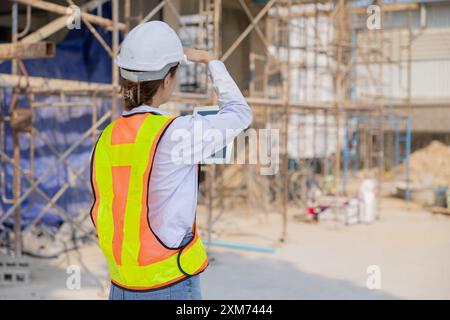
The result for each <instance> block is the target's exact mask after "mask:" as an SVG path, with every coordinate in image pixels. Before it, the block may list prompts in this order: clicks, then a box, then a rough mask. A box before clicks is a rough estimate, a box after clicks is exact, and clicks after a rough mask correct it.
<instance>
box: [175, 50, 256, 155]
mask: <svg viewBox="0 0 450 320" xmlns="http://www.w3.org/2000/svg"><path fill="white" fill-rule="evenodd" d="M185 53H186V56H187V58H188V60H190V61H194V62H197V63H205V64H206V65H207V66H208V76H209V78H210V80H211V82H212V85H213V87H214V90H215V91H216V93H217V97H218V104H219V107H220V111H219V112H218V113H217V114H215V115H206V116H202V115H195V116H193V115H187V116H183V117H179V118H177V119H176V120H175V121H174V123H173V125H172V126H171V127H172V128H171V130H170V132H168V133H169V134H170V136H171V137H170V139H171V140H172V142H174V141H176V142H178V143H180V145H179V146H182V145H184V148H183V150H180V148H178V149H177V148H175V149H174V150H173V152H174V156H175V157H176V156H177V153H180V152H181V153H183V158H185V161H186V159H188V158H189V159H190V161H191V162H192V163H193V164H195V163H198V162H200V161H202V160H203V159H205V158H208V157H209V156H211V155H212V154H214V153H215V152H217V151H219V150H221V149H222V148H223V147H225V146H226V145H227V144H228V143H230V142H231V141H232V140H233V139H234V138H235V137H236V136H237V135H238V134H239V133H240V132H242V131H243V130H245V129H246V128H248V126H249V125H250V123H251V122H252V110H251V109H250V107H249V105H248V104H247V102H246V101H245V98H244V96H243V95H242V93H241V91H240V90H239V88H238V86H237V85H236V83H235V82H234V80H233V78H232V77H231V76H230V74H229V73H228V71H227V69H226V67H225V65H224V64H223V63H222V62H221V61H219V60H216V59H214V57H213V56H212V55H211V54H209V53H207V52H205V51H202V50H195V49H185ZM219 136H222V137H223V138H224V139H218V137H219ZM183 142H184V143H183ZM187 145H189V146H190V151H188V150H187V148H186V147H187Z"/></svg>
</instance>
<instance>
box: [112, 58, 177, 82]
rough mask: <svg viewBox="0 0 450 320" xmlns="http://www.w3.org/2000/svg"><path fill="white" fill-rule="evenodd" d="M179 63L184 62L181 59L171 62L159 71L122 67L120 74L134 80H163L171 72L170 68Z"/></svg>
mask: <svg viewBox="0 0 450 320" xmlns="http://www.w3.org/2000/svg"><path fill="white" fill-rule="evenodd" d="M178 63H180V64H183V63H182V62H181V61H180V62H173V63H169V64H168V65H166V66H165V67H164V68H162V69H161V70H159V71H135V70H127V69H124V68H120V75H121V76H122V78H124V79H127V80H129V81H132V82H143V81H152V80H161V79H164V77H165V76H166V75H167V73H168V72H169V70H170V68H172V67H174V66H176V65H177V64H178Z"/></svg>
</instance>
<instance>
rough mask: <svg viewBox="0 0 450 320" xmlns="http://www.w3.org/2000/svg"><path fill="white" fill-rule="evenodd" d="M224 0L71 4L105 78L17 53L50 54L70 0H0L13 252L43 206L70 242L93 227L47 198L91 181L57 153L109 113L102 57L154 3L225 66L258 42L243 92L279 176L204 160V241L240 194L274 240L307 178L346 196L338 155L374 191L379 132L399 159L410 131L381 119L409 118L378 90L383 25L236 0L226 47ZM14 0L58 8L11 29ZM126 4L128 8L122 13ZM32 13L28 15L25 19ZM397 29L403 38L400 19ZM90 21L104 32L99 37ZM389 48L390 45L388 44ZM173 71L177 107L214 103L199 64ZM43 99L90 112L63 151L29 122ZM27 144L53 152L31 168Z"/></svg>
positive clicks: (345, 14) (113, 99)
mask: <svg viewBox="0 0 450 320" xmlns="http://www.w3.org/2000/svg"><path fill="white" fill-rule="evenodd" d="M109 1H110V2H111V8H112V18H111V19H107V18H103V17H102V16H101V14H98V11H97V14H93V13H89V12H93V10H94V9H96V8H99V7H101V5H102V4H104V3H106V2H109ZM227 2H228V1H226V0H198V3H197V8H198V12H197V13H196V14H190V15H189V16H188V15H182V13H180V12H179V10H178V9H177V6H176V5H175V4H176V1H175V0H162V1H159V2H158V3H157V4H156V5H155V6H154V7H153V8H152V9H151V10H150V11H149V12H148V13H146V12H143V11H142V8H143V4H142V0H141V1H137V0H136V1H132V0H124V1H119V0H93V1H89V2H87V3H85V4H83V5H82V6H81V7H80V10H81V11H80V18H81V20H82V22H83V23H84V25H85V26H86V27H87V28H88V29H89V31H90V32H91V33H92V34H93V36H94V37H95V38H96V39H97V41H98V42H99V43H100V44H101V46H102V47H103V49H104V50H105V51H106V52H107V53H108V55H109V57H110V58H111V69H112V82H111V83H110V84H105V83H92V82H83V81H73V80H61V79H49V78H43V77H33V76H29V75H28V73H27V70H26V68H25V66H24V64H23V63H22V59H29V58H37V57H40V58H42V57H48V58H49V59H51V58H52V57H53V56H54V52H55V49H54V45H53V44H51V43H48V42H45V40H46V39H47V38H48V37H49V36H51V35H52V34H54V33H55V32H57V31H58V30H60V29H62V28H64V27H65V26H66V20H67V18H68V16H69V13H68V11H67V7H68V6H70V5H76V2H74V1H73V0H67V6H64V5H60V4H55V3H52V2H50V1H35V0H16V1H11V8H12V10H11V12H12V30H13V33H12V43H11V44H6V45H2V46H1V47H0V59H3V60H5V59H11V61H12V72H11V74H0V87H1V88H3V89H6V88H9V89H12V92H13V93H12V94H13V98H12V99H11V103H10V105H9V111H8V112H9V113H8V114H4V115H3V114H0V134H1V137H0V147H1V148H0V162H1V165H2V169H1V170H2V172H1V173H2V175H1V178H2V179H1V184H2V185H1V187H2V202H3V203H4V204H8V206H9V207H8V210H7V211H6V212H3V213H2V214H0V225H2V224H3V223H5V222H6V221H7V220H8V219H11V218H12V219H13V232H12V240H13V243H14V246H13V248H14V253H15V255H16V256H20V255H21V253H22V237H23V236H24V235H26V234H27V233H30V232H33V230H34V228H35V227H36V226H39V225H40V222H41V220H42V218H43V217H44V216H45V214H46V213H47V212H48V211H49V210H50V209H52V210H55V211H56V212H57V213H58V214H59V215H61V216H62V217H63V220H64V221H65V222H69V224H70V225H71V227H72V228H73V229H74V230H75V231H74V232H75V233H76V234H77V236H78V238H79V239H82V238H85V237H90V236H93V235H94V231H93V229H92V227H90V226H89V223H90V221H89V220H90V219H89V208H84V209H77V210H78V211H77V212H76V213H75V214H74V212H68V210H66V209H64V208H62V207H61V206H59V205H58V199H60V197H62V196H63V195H64V193H66V192H67V191H68V190H70V189H71V188H72V187H73V185H74V180H76V181H78V182H81V183H82V184H83V188H85V190H88V189H90V185H89V181H88V179H86V173H87V172H88V169H89V163H88V162H85V163H82V164H79V163H78V164H76V165H75V164H74V163H73V162H70V161H68V158H69V156H70V155H71V154H72V153H73V152H74V151H75V150H76V149H77V148H79V147H80V146H83V145H85V144H90V145H91V146H92V147H93V144H94V143H95V139H96V136H98V133H99V130H101V128H102V127H103V126H104V125H105V124H106V123H107V122H108V121H110V120H111V119H114V118H116V117H117V116H118V115H119V110H120V86H119V73H118V69H117V67H116V66H115V65H114V63H113V61H114V59H115V57H116V55H117V53H118V51H119V48H120V33H122V34H126V32H128V31H129V30H130V29H131V28H132V27H133V26H135V25H136V24H140V23H144V22H146V21H149V20H151V19H156V18H160V17H162V16H163V15H161V12H163V11H164V12H170V14H171V15H172V17H174V19H172V20H173V21H172V20H171V23H172V26H173V27H174V29H176V30H178V31H179V35H180V37H181V38H182V39H183V42H184V43H188V44H189V45H190V46H195V47H197V48H200V49H206V50H209V51H212V52H213V53H214V55H215V56H217V57H219V58H220V60H222V61H223V62H225V63H226V62H227V60H228V59H229V58H230V57H231V56H232V55H233V54H234V53H235V51H236V49H237V48H238V47H239V46H240V45H241V44H242V43H244V42H245V41H248V40H249V38H251V37H253V38H251V39H252V40H251V41H254V42H258V43H259V47H256V48H259V49H258V50H250V52H249V57H248V61H249V74H250V77H249V86H248V90H246V99H247V101H248V103H249V104H250V105H251V106H252V108H253V110H254V123H253V124H252V126H253V127H254V128H279V129H280V130H281V147H280V151H281V160H280V174H278V175H276V176H269V177H265V176H260V175H259V174H258V169H259V167H258V165H255V166H248V167H246V169H245V170H244V169H243V166H239V165H233V166H227V167H225V166H207V167H204V169H203V170H204V171H205V173H206V182H205V183H204V185H205V187H204V188H203V189H204V192H203V195H204V199H203V201H204V203H205V204H206V205H207V208H208V212H209V214H208V219H207V223H206V226H203V227H204V228H203V229H204V230H205V231H206V232H207V235H208V243H211V234H212V232H213V228H214V223H215V222H216V221H217V220H218V219H219V218H220V216H221V215H222V214H223V211H224V210H225V209H224V208H225V207H226V204H225V202H228V203H231V206H232V205H233V203H234V201H235V199H238V198H239V197H241V198H244V199H245V201H246V202H247V203H248V206H249V207H250V208H261V210H262V211H263V212H269V211H276V212H280V214H281V216H282V221H283V222H282V226H281V233H280V241H286V240H287V239H288V233H287V225H288V220H289V219H288V212H289V206H290V205H296V206H303V207H305V206H306V205H307V200H308V188H309V186H310V182H311V181H312V180H314V181H316V183H317V184H318V185H320V187H321V188H323V187H324V186H325V185H326V184H327V183H329V182H330V181H331V183H332V187H331V189H332V194H333V195H334V196H335V197H336V198H339V197H342V196H345V195H346V194H347V193H348V180H349V177H350V174H351V172H350V173H349V164H350V163H352V166H353V168H354V169H355V170H360V169H364V170H365V171H366V172H368V171H369V170H370V169H373V168H375V169H376V170H378V174H377V175H376V177H377V179H378V188H381V186H382V183H383V181H382V179H383V178H382V177H383V173H384V170H385V162H386V161H385V157H384V155H385V136H386V133H387V132H390V131H391V130H394V131H395V130H397V131H395V137H396V139H397V140H395V143H394V148H395V150H394V154H395V155H396V156H395V159H396V160H395V161H396V163H397V164H398V162H399V161H400V159H401V156H400V151H399V150H400V149H401V148H400V147H399V144H400V143H401V142H402V141H406V143H407V144H408V143H409V148H410V140H408V139H409V137H408V136H407V135H408V132H410V129H405V130H406V131H405V132H406V136H405V138H402V137H403V136H401V135H402V134H403V131H402V132H399V131H398V128H400V127H401V126H397V127H395V128H396V129H393V127H392V125H391V124H392V123H393V121H394V122H395V121H397V122H396V123H398V121H400V122H404V123H409V121H410V120H408V118H407V117H405V115H404V114H398V112H394V111H392V110H386V105H387V104H388V103H387V101H388V99H387V98H386V97H385V90H384V87H385V85H386V84H385V83H384V76H383V72H384V62H385V61H389V57H386V56H385V55H386V52H387V51H386V50H387V49H385V48H386V47H387V46H386V39H385V37H384V35H383V32H384V31H383V30H385V29H386V27H384V28H382V29H381V30H376V31H371V32H369V31H368V30H367V29H365V27H364V25H365V20H366V18H367V12H366V8H365V7H358V6H356V5H354V4H353V2H352V1H344V0H330V1H306V0H304V1H302V0H269V1H253V2H252V1H246V0H239V1H238V3H239V7H240V9H241V10H242V11H243V12H244V13H245V15H246V16H247V18H248V21H249V22H250V23H249V24H248V26H247V27H246V28H245V29H244V30H243V31H242V32H241V33H240V35H239V36H238V37H237V38H236V39H235V40H234V41H233V42H232V44H231V45H230V46H229V47H226V48H223V47H222V41H221V39H222V35H223V33H224V32H226V29H225V27H224V23H223V20H222V7H223V6H225V5H227ZM256 2H258V3H256ZM376 3H377V5H378V6H379V8H381V12H382V13H385V12H390V11H399V10H403V11H413V10H418V6H417V5H415V4H383V1H381V0H379V1H376ZM19 6H21V7H22V6H25V7H26V8H27V12H31V10H32V9H40V10H45V11H49V12H53V13H57V14H60V17H59V18H56V19H55V20H53V21H50V22H48V23H47V24H46V25H44V26H42V27H40V28H39V29H38V30H35V31H33V32H30V31H29V28H28V27H27V28H26V29H25V30H23V31H21V32H19V30H18V10H19ZM134 6H137V7H138V9H134V8H133V7H134ZM120 8H122V9H123V21H122V22H121V21H119V16H120V12H119V10H120ZM132 12H139V14H138V15H137V16H133V15H132ZM31 16H32V15H31V14H28V15H27V25H28V24H29V20H30V19H31ZM405 27H406V28H408V30H409V34H410V36H411V34H412V31H411V28H412V26H411V22H409V25H407V26H403V28H405ZM98 28H103V30H105V31H108V32H109V33H110V39H111V41H110V44H109V43H108V41H106V40H105V39H104V38H103V37H102V35H101V34H100V33H99V32H98ZM409 40H410V41H408V43H407V45H406V46H405V47H403V48H402V50H403V51H402V52H406V53H407V57H406V59H399V60H398V63H401V64H402V68H407V69H408V68H409V69H408V70H409V71H408V76H409V80H408V81H407V87H406V88H405V90H406V92H408V95H407V99H406V103H407V104H408V105H410V104H411V91H410V85H411V80H410V77H411V72H410V69H411V42H412V38H410V39H409ZM394 45H396V44H394V43H389V46H391V47H392V46H394ZM182 72H183V78H182V79H184V80H182V83H181V84H180V86H179V90H178V91H177V92H176V93H175V94H174V96H173V99H172V104H171V108H172V110H174V111H180V110H183V111H186V110H190V108H191V107H192V106H194V105H211V104H215V103H216V100H217V98H216V97H215V94H214V91H213V90H212V88H211V87H210V85H209V84H208V81H207V75H206V70H205V68H203V69H202V68H201V67H199V66H188V69H185V70H182ZM20 97H22V98H23V97H26V100H27V102H26V103H25V105H26V107H23V106H19V100H20V99H19V98H20ZM44 108H47V109H51V110H53V111H54V112H58V110H69V109H80V108H81V109H82V110H89V111H86V112H88V113H89V114H90V117H91V119H90V126H89V129H88V130H86V131H85V132H84V133H83V134H82V135H80V137H78V139H76V141H72V143H71V144H70V145H69V146H67V148H66V150H63V151H61V150H57V149H55V148H54V147H52V144H51V143H49V141H46V139H45V136H44V135H42V134H41V132H40V130H39V128H36V126H35V125H34V123H35V122H34V121H35V118H36V112H37V110H40V109H44ZM393 119H395V120H393ZM355 121H356V122H357V123H356V125H355V126H354V127H353V128H352V127H351V123H354V122H355ZM6 125H8V126H9V127H11V128H12V132H13V134H12V136H11V137H6V136H5V126H6ZM408 128H410V127H408ZM353 133H355V134H353ZM19 136H26V137H28V142H27V146H28V151H29V159H30V163H29V165H28V166H27V167H26V168H25V167H24V166H23V163H22V162H21V159H20V157H21V152H20V150H21V145H20V143H21V142H20V141H21V140H20V139H19ZM355 136H357V137H358V139H359V140H353V141H356V142H357V145H358V147H357V150H358V153H357V154H352V153H351V152H350V149H351V147H349V141H351V139H356V138H354V137H355ZM6 139H12V141H13V146H14V147H13V150H14V151H13V155H8V154H7V153H6V149H5V147H4V145H5V141H6ZM37 141H40V142H39V143H40V144H44V145H45V146H46V147H47V148H49V150H51V152H52V153H53V155H54V156H55V158H56V160H55V163H54V165H53V166H49V167H48V168H47V170H46V171H44V172H35V170H34V162H33V159H34V157H35V144H36V143H37ZM293 141H294V142H293ZM408 141H409V142H408ZM306 142H307V143H308V145H309V146H310V149H311V150H310V152H308V154H306V152H305V150H306V148H305V147H304V145H305V143H306ZM302 144H303V145H302ZM361 149H363V151H361ZM293 150H294V151H293ZM402 150H406V151H405V152H406V155H405V156H404V157H405V158H406V159H407V158H408V154H409V149H408V147H407V148H405V149H402ZM5 166H11V167H12V168H13V179H12V182H11V181H5V174H4V172H3V170H4V167H5ZM60 166H65V167H66V169H67V170H68V171H70V176H71V179H72V180H71V181H67V182H66V183H64V184H63V185H62V186H61V187H60V188H59V190H56V192H54V193H53V194H47V193H46V192H44V191H43V190H41V188H40V184H41V183H42V182H43V181H44V180H45V179H47V178H48V177H49V176H50V175H51V173H52V171H54V170H57V169H58V168H59V167H60ZM355 170H354V171H355ZM236 172H240V173H241V174H242V175H243V176H245V177H246V178H245V179H243V181H242V182H241V183H240V185H239V187H238V188H235V187H233V188H229V189H228V193H227V192H225V191H226V190H227V186H226V184H227V179H228V178H229V177H230V175H232V174H235V173H236ZM366 175H367V174H366ZM24 182H26V183H24ZM406 182H408V178H407V177H406ZM8 183H12V189H13V195H12V197H11V198H8V197H7V196H6V194H5V189H6V188H5V185H7V184H8ZM24 186H26V187H24ZM218 189H220V190H222V193H221V194H222V195H223V196H222V197H217V196H216V194H217V190H218ZM224 190H225V191H224ZM378 194H379V195H380V194H381V190H380V191H379V192H378ZM36 195H39V196H40V197H42V198H43V199H45V200H46V201H47V204H46V205H45V206H43V207H42V208H40V210H39V212H38V213H37V215H36V216H35V218H34V219H33V221H31V223H29V224H27V226H26V227H25V228H22V227H21V225H22V224H21V219H22V218H21V217H22V216H23V215H24V214H25V212H24V211H26V210H27V208H26V207H24V205H23V204H24V203H25V201H26V202H27V203H32V202H33V197H35V196H36ZM224 197H228V199H224ZM379 200H380V197H379ZM228 205H230V204H228ZM333 206H334V212H335V214H336V216H337V215H338V214H339V210H340V209H339V205H338V202H337V201H335V202H334V203H333Z"/></svg>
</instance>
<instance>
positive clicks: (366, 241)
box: [0, 199, 450, 299]
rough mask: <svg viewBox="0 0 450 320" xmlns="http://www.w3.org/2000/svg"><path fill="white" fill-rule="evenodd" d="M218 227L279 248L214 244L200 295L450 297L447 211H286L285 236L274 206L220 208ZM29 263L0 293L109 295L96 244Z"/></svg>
mask: <svg viewBox="0 0 450 320" xmlns="http://www.w3.org/2000/svg"><path fill="white" fill-rule="evenodd" d="M291 211H292V214H291V215H292V216H293V215H294V214H295V209H293V210H291ZM217 230H218V232H217V234H215V237H217V239H220V240H225V241H233V242H240V243H246V244H250V245H259V246H264V247H268V246H270V247H275V248H276V249H277V250H276V252H275V253H257V252H253V251H242V250H235V249H225V248H217V247H212V248H211V253H210V258H211V260H212V261H211V265H210V267H209V268H208V269H207V270H206V271H205V272H204V273H203V274H202V276H201V282H202V288H203V296H204V298H205V299H314V298H318V299H408V298H410V299H450V232H449V230H450V217H446V216H440V215H432V214H430V213H429V212H427V211H425V210H423V209H420V208H417V207H416V208H411V209H410V210H406V209H405V207H404V204H403V202H401V201H398V200H392V199H386V200H384V201H383V206H382V217H381V219H380V220H379V221H376V222H375V223H373V224H371V225H364V224H359V225H352V226H343V225H336V224H333V223H326V224H320V225H312V224H307V223H304V222H299V221H298V220H296V219H295V218H294V217H291V218H290V221H289V227H288V239H287V241H286V242H285V243H283V244H280V243H279V242H278V241H277V240H278V237H279V235H280V232H281V220H280V217H279V215H276V214H267V215H264V214H262V213H261V214H252V215H249V214H247V213H246V212H245V210H244V211H243V212H235V213H225V214H224V215H223V217H222V218H221V220H220V223H219V224H218V225H217ZM225 231H226V232H225ZM32 263H33V274H32V281H31V283H29V284H27V285H20V286H14V287H0V299H106V298H107V292H108V275H107V270H106V265H105V262H104V260H103V257H102V255H101V253H100V251H99V249H98V247H97V246H96V245H95V244H91V245H86V246H84V247H83V248H81V249H80V250H79V251H78V252H77V251H72V252H70V253H68V254H65V255H62V256H60V257H59V258H58V259H53V260H42V259H33V260H32ZM70 265H76V266H79V267H80V270H81V288H80V289H75V290H69V289H67V286H66V281H67V278H68V276H69V274H68V273H67V267H68V266H70ZM370 265H377V266H378V267H379V268H380V269H379V270H380V271H381V278H380V279H381V289H379V290H370V289H368V288H367V286H366V281H367V278H368V274H367V267H368V266H370Z"/></svg>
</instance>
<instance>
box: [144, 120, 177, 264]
mask: <svg viewBox="0 0 450 320" xmlns="http://www.w3.org/2000/svg"><path fill="white" fill-rule="evenodd" d="M174 119H175V118H172V119H170V120H169V121H167V122H166V123H165V124H164V126H162V128H161V129H160V130H159V131H158V134H157V135H156V137H155V139H154V140H153V144H152V147H151V149H150V154H149V161H148V165H147V168H146V169H145V172H144V176H143V181H142V183H143V185H144V190H143V192H142V210H141V225H140V239H141V247H140V250H139V258H138V264H139V265H140V266H143V265H148V264H150V263H153V262H156V261H160V260H161V259H165V258H167V257H170V256H171V255H172V254H174V253H176V251H170V250H167V249H166V248H164V247H163V246H161V244H160V243H159V241H158V239H157V238H156V235H153V232H152V230H150V226H149V222H148V192H149V190H148V188H149V184H150V183H149V181H150V176H149V175H150V174H151V173H150V170H151V168H152V166H153V159H154V156H155V151H156V147H157V145H158V142H159V140H160V138H161V134H162V133H163V132H164V131H165V130H166V129H167V127H168V126H169V125H170V124H171V123H172V121H173V120H174Z"/></svg>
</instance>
